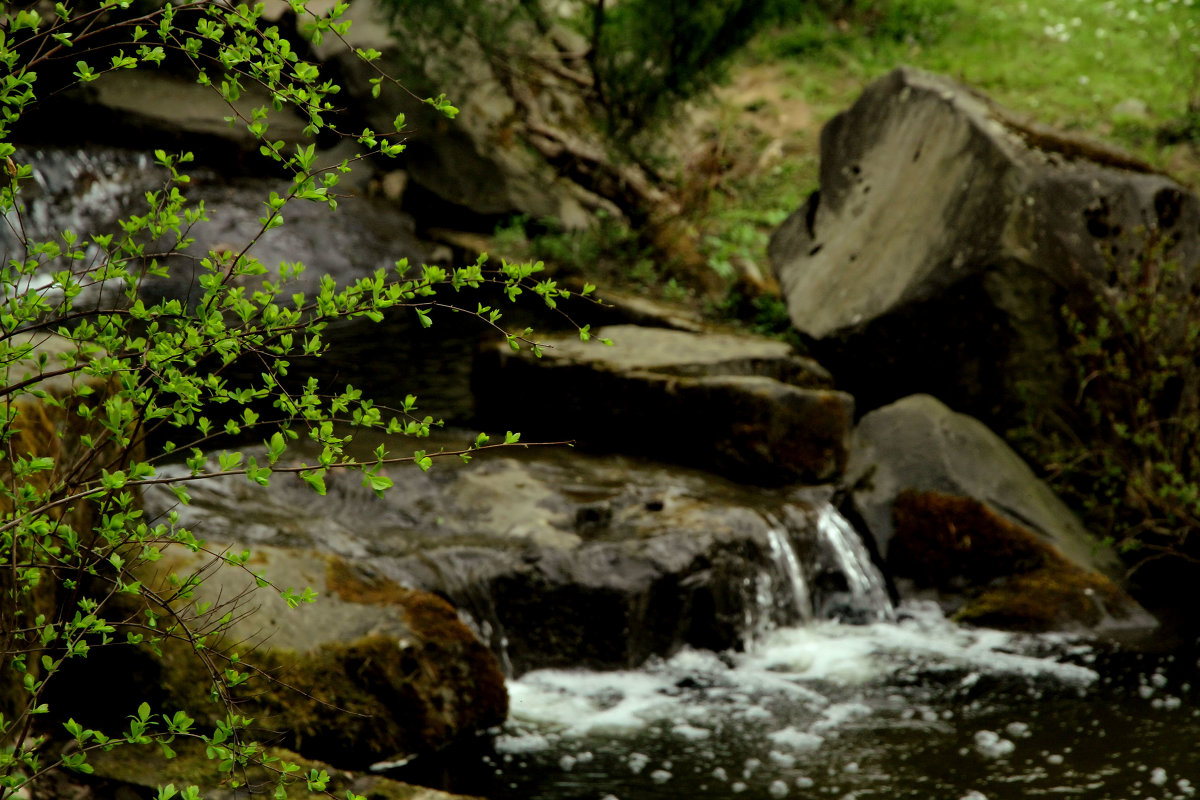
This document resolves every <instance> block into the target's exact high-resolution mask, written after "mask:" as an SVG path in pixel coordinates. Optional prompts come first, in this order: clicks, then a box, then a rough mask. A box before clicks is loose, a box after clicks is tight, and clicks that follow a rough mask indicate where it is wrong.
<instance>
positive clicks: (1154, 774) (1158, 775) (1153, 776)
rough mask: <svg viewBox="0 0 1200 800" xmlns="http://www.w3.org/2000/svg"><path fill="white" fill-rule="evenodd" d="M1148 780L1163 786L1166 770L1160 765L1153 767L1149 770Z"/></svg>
mask: <svg viewBox="0 0 1200 800" xmlns="http://www.w3.org/2000/svg"><path fill="white" fill-rule="evenodd" d="M1150 782H1151V783H1153V784H1154V785H1155V786H1165V785H1166V783H1167V771H1166V770H1165V769H1163V768H1162V767H1155V768H1154V769H1152V770H1151V771H1150Z"/></svg>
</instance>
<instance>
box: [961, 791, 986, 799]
mask: <svg viewBox="0 0 1200 800" xmlns="http://www.w3.org/2000/svg"><path fill="white" fill-rule="evenodd" d="M958 800H987V795H985V794H984V793H983V792H980V791H978V790H976V789H972V790H971V791H969V792H967V793H966V794H964V795H963V796H962V797H960V798H958Z"/></svg>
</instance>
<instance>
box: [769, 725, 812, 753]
mask: <svg viewBox="0 0 1200 800" xmlns="http://www.w3.org/2000/svg"><path fill="white" fill-rule="evenodd" d="M767 738H768V739H770V740H771V741H772V742H774V743H775V744H777V745H779V746H780V747H787V748H790V749H792V750H796V751H799V752H808V751H811V750H817V749H819V748H820V747H821V745H823V744H824V743H825V739H824V738H823V737H821V736H817V735H816V734H815V733H808V732H807V731H800V730H796V729H795V728H792V727H787V728H783V729H781V730H777V731H775V732H774V733H769V734H767Z"/></svg>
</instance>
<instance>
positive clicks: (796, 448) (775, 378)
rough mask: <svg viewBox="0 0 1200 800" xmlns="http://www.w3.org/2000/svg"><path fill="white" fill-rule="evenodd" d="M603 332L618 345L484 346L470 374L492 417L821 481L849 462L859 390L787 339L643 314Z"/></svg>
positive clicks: (765, 476)
mask: <svg viewBox="0 0 1200 800" xmlns="http://www.w3.org/2000/svg"><path fill="white" fill-rule="evenodd" d="M596 337H597V338H609V339H611V340H612V341H613V346H612V347H606V346H604V345H602V344H599V343H597V342H595V341H591V342H587V343H584V342H580V341H579V340H578V339H576V338H566V337H564V338H559V339H552V340H550V341H549V342H547V343H546V344H547V346H546V347H544V348H543V351H542V352H543V356H542V357H541V358H535V357H534V356H533V355H532V354H531V353H530V352H528V351H526V350H522V351H521V352H519V353H518V352H513V351H512V350H511V349H510V348H508V347H507V346H506V345H504V344H500V345H498V346H495V347H493V348H492V349H490V350H488V351H486V352H485V353H484V354H483V355H482V356H481V358H480V359H479V361H478V363H477V367H476V371H475V380H474V385H475V387H476V397H477V398H478V402H477V407H478V408H479V409H480V410H481V411H482V412H483V416H484V418H485V422H487V421H490V420H495V421H496V423H497V424H504V425H506V426H513V425H519V426H520V427H521V429H522V431H523V432H527V433H529V434H531V435H535V436H538V437H542V436H547V437H555V438H570V439H575V440H578V441H579V442H580V443H582V444H584V445H587V446H593V447H597V448H600V449H604V450H621V451H625V452H635V453H646V454H649V455H653V456H654V457H657V458H665V459H669V460H672V461H675V462H678V463H683V464H686V465H688V466H692V467H698V468H702V469H712V470H715V471H717V472H720V473H722V474H724V475H727V476H730V477H734V478H736V479H738V480H742V481H745V482H762V483H773V484H780V483H795V482H808V483H824V482H828V481H831V480H833V479H835V478H836V477H837V476H838V475H839V474H840V473H841V470H842V469H843V468H844V466H845V460H846V442H847V436H848V432H849V428H850V425H851V423H852V420H853V414H854V401H853V398H851V397H850V396H849V395H848V394H845V393H844V392H839V391H835V390H834V389H832V388H831V384H832V381H831V379H830V376H829V373H828V372H826V371H825V369H824V368H823V367H821V366H820V365H819V364H817V363H816V362H815V361H812V360H811V359H808V358H804V357H802V356H799V355H797V354H796V353H795V352H794V351H793V350H792V348H791V347H790V346H789V345H787V344H785V343H783V342H778V341H774V340H771V339H764V338H761V337H751V336H740V335H734V334H725V333H691V332H686V331H678V330H667V329H663V328H647V327H641V326H636V325H617V326H611V327H605V328H601V329H599V330H598V331H596ZM514 387H519V388H520V391H519V393H518V392H514V391H513V388H514ZM530 398H546V399H548V400H549V402H533V403H531V402H529V399H530Z"/></svg>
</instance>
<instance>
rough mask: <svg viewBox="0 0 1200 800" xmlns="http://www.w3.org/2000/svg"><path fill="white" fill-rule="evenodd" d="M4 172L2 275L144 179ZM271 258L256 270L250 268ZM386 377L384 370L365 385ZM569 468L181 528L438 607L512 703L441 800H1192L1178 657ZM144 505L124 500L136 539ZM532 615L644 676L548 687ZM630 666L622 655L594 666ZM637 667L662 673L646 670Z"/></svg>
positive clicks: (339, 491) (216, 518) (524, 469)
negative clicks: (974, 611)
mask: <svg viewBox="0 0 1200 800" xmlns="http://www.w3.org/2000/svg"><path fill="white" fill-rule="evenodd" d="M22 159H25V160H28V161H30V162H32V163H34V165H35V168H36V170H35V172H36V177H35V180H34V183H33V184H31V186H30V188H29V189H28V192H27V195H26V196H27V199H28V200H29V203H28V205H27V207H26V211H25V214H24V216H23V217H22V218H21V219H17V218H16V217H10V218H9V219H8V227H9V229H8V230H7V231H5V232H4V233H3V235H0V244H2V245H3V248H4V250H5V252H6V253H9V254H11V253H12V252H14V248H16V247H17V246H18V245H17V244H16V239H15V238H14V236H13V231H14V230H18V229H20V227H21V226H24V227H25V230H26V232H27V233H29V234H30V235H32V236H35V237H37V236H43V237H44V236H51V235H53V234H54V232H55V231H57V230H58V229H60V228H62V227H70V228H74V229H76V230H77V231H79V232H85V231H91V230H96V229H99V228H101V227H103V226H104V225H106V224H108V223H111V221H112V219H114V218H115V217H116V215H117V214H120V213H126V212H127V211H128V210H129V209H130V208H132V207H134V206H135V205H136V202H138V201H139V199H140V196H141V193H142V192H144V191H145V190H147V189H151V188H155V187H156V186H157V185H160V184H161V181H162V177H163V176H161V175H159V174H157V173H156V171H155V170H154V169H153V168H152V167H151V165H150V162H149V161H148V160H147V159H146V157H145V156H143V155H138V154H128V153H120V152H116V151H113V152H108V151H104V152H100V151H86V152H85V151H79V152H65V151H59V152H49V151H46V152H42V151H38V152H33V153H25V154H22ZM249 188H250V189H252V191H253V192H254V193H259V192H261V190H262V188H263V186H262V185H258V184H256V185H254V186H252V187H249ZM230 192H233V194H232V195H231V194H230ZM240 192H241V190H240V189H230V190H227V189H226V188H223V187H220V186H216V187H214V188H213V189H212V190H211V192H210V195H209V197H210V200H211V201H212V209H211V212H212V216H213V217H214V218H215V220H216V227H217V229H218V234H214V235H219V236H225V235H228V236H238V235H241V234H243V233H244V231H243V229H242V228H243V227H244V222H245V219H244V218H246V216H247V214H251V213H252V210H253V208H254V207H256V206H253V205H252V204H251V205H247V202H248V201H247V202H243V200H244V198H242V195H241V193H240ZM255 196H257V194H256V195H255ZM389 214H390V212H387V211H384V210H379V209H369V210H364V211H363V212H362V213H361V214H356V215H355V217H354V220H355V224H360V225H363V226H365V229H364V230H365V231H366V233H363V234H362V236H367V237H368V238H370V240H371V241H372V242H373V243H374V244H373V245H372V246H371V247H366V248H364V247H359V246H357V245H356V244H354V243H353V242H346V241H344V237H345V236H351V235H352V236H354V237H359V236H360V234H359V233H347V229H346V228H345V226H341V227H338V228H337V229H336V230H330V231H329V232H328V233H327V234H318V233H316V232H314V231H306V237H304V240H305V242H306V243H307V246H308V248H309V249H310V250H311V251H312V254H313V255H312V258H314V259H319V258H334V257H335V256H336V257H338V258H342V261H345V262H346V263H345V264H342V262H341V261H338V262H337V263H334V264H329V265H322V264H315V265H314V267H315V268H318V269H319V268H320V267H322V266H329V267H331V268H336V267H338V266H342V267H343V268H344V269H343V272H344V273H346V274H349V273H353V272H355V271H358V270H369V269H373V268H375V267H376V266H378V265H379V264H381V263H383V262H386V261H387V260H388V259H389V258H392V257H394V255H393V254H392V248H393V243H394V240H395V234H396V232H397V231H399V230H402V229H403V230H404V231H410V230H411V225H408V226H407V227H406V225H405V224H402V221H397V219H395V218H393V217H392V216H390V215H389ZM240 226H241V227H240ZM356 230H357V229H356ZM331 241H333V242H335V243H336V244H335V246H333V247H330V246H329V243H330V242H331ZM203 244H204V246H205V247H208V246H215V245H216V244H219V242H216V241H215V240H214V242H205V243H203ZM376 245H378V246H376ZM271 246H272V242H270V241H266V242H263V243H262V244H261V247H262V248H263V249H264V251H265V252H264V257H269V258H274V257H275V254H274V251H272V250H271V249H270V248H271ZM414 247H415V246H414ZM343 256H344V258H343ZM355 259H357V260H355ZM360 262H361V263H360ZM406 336H407V334H406V333H405V332H403V331H402V332H400V333H399V334H397V335H396V337H395V338H396V339H397V340H403V339H404V338H405V337H406ZM377 344H378V340H377V339H376V340H372V341H371V342H370V343H368V344H366V345H364V346H363V347H364V352H366V353H369V354H372V355H374V356H375V357H370V358H363V359H362V362H363V363H362V366H363V367H364V369H366V370H368V371H371V372H378V373H380V375H379V376H378V378H379V380H381V381H386V382H391V383H397V384H399V383H402V381H401V377H405V376H404V373H405V371H406V369H407V366H406V365H410V363H411V362H408V361H403V360H399V359H396V358H389V359H383V358H380V357H378V354H377V353H376V348H377ZM460 349H461V350H462V351H463V354H469V349H470V348H469V346H464V347H463V348H460ZM463 354H460V355H462V358H460V359H459V360H461V361H464V362H465V361H466V360H467V355H463ZM344 361H345V363H351V362H353V361H355V360H354V359H350V360H344ZM383 361H390V362H396V363H395V364H393V365H392V366H391V368H390V369H391V371H390V372H389V369H387V368H379V367H380V366H381V363H382V362H383ZM438 370H441V371H445V370H444V368H443V366H439V365H436V364H435V365H434V366H433V367H431V370H430V371H431V372H435V371H438ZM393 373H394V374H393ZM464 374H465V373H464ZM346 377H347V379H350V380H353V378H352V377H351V376H346ZM459 382H460V383H461V380H459ZM355 383H356V385H357V381H355ZM460 388H461V387H460ZM457 407H461V408H464V409H468V411H469V403H468V402H466V401H463V402H462V403H460V404H459V406H456V408H457ZM555 458H558V457H557V456H556V457H555ZM583 463H584V459H582V458H579V459H578V460H577V461H574V462H571V464H570V465H566V466H564V464H561V463H557V462H553V463H552V459H548V460H544V461H541V462H535V463H533V464H532V465H529V464H526V465H521V464H515V462H514V463H510V462H506V461H503V460H500V461H497V462H496V463H495V464H493V466H492V467H490V468H489V467H487V466H486V465H479V466H478V467H477V468H475V469H473V470H472V471H468V472H464V473H463V475H465V476H467V477H462V478H460V477H457V476H458V473H450V472H438V473H437V474H434V475H431V476H424V475H421V474H419V473H418V474H415V475H414V474H413V473H411V472H410V473H406V474H407V475H408V476H410V477H409V478H407V479H406V480H409V481H410V482H409V483H405V482H404V481H403V480H400V479H399V478H398V479H397V483H398V490H399V491H398V492H397V493H395V494H394V495H392V497H396V496H399V497H400V498H401V500H400V501H399V502H396V501H394V500H389V501H378V500H376V499H375V498H373V497H372V496H371V495H370V494H369V493H366V492H365V491H363V492H360V493H359V494H354V492H353V490H354V488H355V487H354V486H353V485H352V486H351V487H350V488H349V489H344V488H341V487H339V486H338V482H337V481H336V480H331V497H330V498H322V499H321V500H320V502H315V503H314V502H311V497H310V496H309V495H305V497H306V498H310V499H309V500H308V501H305V500H301V499H299V498H298V497H297V496H295V495H294V494H289V493H288V490H287V489H286V488H283V487H280V486H276V485H275V484H273V487H272V493H270V494H268V493H258V494H256V495H255V496H254V497H249V496H246V495H243V494H242V492H244V491H246V488H245V482H244V481H239V482H236V483H235V482H226V483H221V482H212V483H211V484H206V485H204V486H203V487H202V486H198V487H197V490H196V492H195V494H196V497H197V502H196V504H195V505H193V507H192V508H191V509H189V514H190V518H189V524H194V525H196V526H197V528H198V530H199V532H200V533H201V534H202V535H206V536H211V537H213V538H214V539H216V540H221V538H222V536H225V537H227V539H228V540H229V541H235V540H238V539H241V540H242V541H247V540H248V539H249V540H252V541H254V542H261V543H264V544H266V543H269V544H272V545H275V546H299V547H314V548H322V549H324V550H325V551H330V552H336V553H339V554H341V555H342V556H343V557H346V558H355V559H362V560H363V561H364V562H368V563H370V564H371V565H373V566H374V567H376V568H378V569H379V570H380V571H381V572H382V573H383V574H385V575H387V576H390V577H392V578H393V579H396V580H406V581H408V582H409V583H410V584H412V585H417V586H421V587H423V588H426V589H428V590H430V591H437V592H440V593H442V594H443V595H445V596H447V597H450V598H451V599H452V600H454V601H456V602H457V603H458V604H459V606H460V608H461V609H462V613H463V615H464V616H465V617H466V618H467V619H468V620H469V621H470V622H471V623H472V624H474V625H475V626H476V628H477V629H478V631H479V633H480V635H481V636H482V638H483V639H484V640H485V641H489V642H491V644H492V645H493V648H494V649H495V650H496V651H497V655H498V657H500V658H501V660H502V663H503V664H504V665H505V667H506V669H507V670H508V671H509V673H510V674H511V675H513V676H515V677H513V678H512V679H511V680H510V682H509V691H510V695H511V700H512V703H511V705H512V713H511V718H510V721H509V722H508V723H507V724H506V725H505V726H504V727H503V729H501V730H498V731H496V732H495V734H496V736H495V740H494V747H492V748H491V749H490V750H489V752H488V753H487V754H486V755H483V756H482V757H478V758H475V759H474V760H471V761H470V762H467V763H463V762H458V763H456V764H455V766H454V770H453V771H454V773H455V776H456V778H457V780H456V781H454V782H453V783H455V784H456V788H459V789H461V790H465V791H470V792H473V793H478V794H482V795H486V796H488V797H490V798H493V800H508V799H509V798H511V799H512V800H516V798H522V799H524V798H539V799H540V800H569V799H570V800H574V799H576V798H578V799H580V800H584V799H586V800H649V799H650V798H656V799H658V798H687V800H705V799H706V798H713V799H715V798H730V797H740V796H744V797H747V798H766V797H770V798H784V797H807V798H837V800H863V798H868V797H872V798H914V800H915V799H916V798H921V800H927V799H928V800H982V799H983V798H990V800H997V799H998V798H999V799H1000V800H1009V799H1011V798H1024V797H1067V798H1085V799H1094V800H1104V799H1107V798H1112V800H1117V799H1118V798H1120V799H1121V800H1135V799H1136V800H1181V799H1182V798H1189V797H1193V796H1194V795H1195V792H1196V787H1197V786H1200V703H1198V701H1197V697H1196V692H1195V689H1194V688H1193V683H1197V679H1196V670H1197V660H1196V659H1197V653H1196V648H1195V647H1193V646H1185V647H1183V648H1181V649H1176V650H1175V651H1174V652H1173V653H1170V654H1150V653H1146V654H1142V653H1138V652H1136V651H1127V650H1123V649H1121V648H1120V647H1118V646H1116V645H1114V644H1111V643H1106V642H1099V641H1089V640H1086V639H1082V638H1072V637H1066V636H1048V635H1042V636H1029V635H1013V634H1004V633H999V632H994V631H987V630H970V629H964V628H960V627H958V626H956V625H954V624H952V623H950V622H947V621H946V620H945V619H943V618H942V616H941V614H940V612H939V611H938V609H937V608H936V607H935V606H933V605H928V604H921V603H915V602H910V603H906V604H902V605H901V606H900V607H898V608H893V607H892V605H891V602H890V601H889V598H888V593H887V589H886V581H885V580H884V579H883V576H881V575H880V574H879V572H878V570H876V568H875V567H874V566H873V564H872V561H871V557H870V554H869V552H868V551H867V549H866V547H865V546H864V545H863V542H862V540H861V539H860V537H859V536H858V535H857V533H856V532H855V531H854V530H853V528H852V527H851V526H850V525H849V523H847V522H846V520H845V519H843V518H842V517H841V516H840V515H838V514H837V512H836V509H834V508H833V506H831V505H830V504H829V503H828V502H826V501H824V500H822V499H820V498H816V499H814V498H812V497H808V498H803V499H797V498H794V497H781V496H780V495H779V494H778V493H769V492H763V493H760V494H755V492H754V490H751V489H746V488H744V487H743V488H741V489H737V488H730V487H729V486H727V485H725V484H722V483H720V482H719V481H716V480H715V479H711V478H704V477H697V476H696V475H694V474H685V473H686V471H681V470H678V469H675V468H670V469H667V468H662V467H649V466H646V465H643V464H640V463H630V462H628V461H624V460H621V459H619V458H617V459H613V460H610V461H608V462H605V464H606V465H607V466H604V467H603V470H602V471H597V470H600V468H599V467H596V468H593V467H591V466H588V467H586V468H585V467H582V466H579V465H580V464H583ZM489 469H490V472H489ZM588 470H592V471H591V472H588ZM165 471H166V470H165ZM165 471H164V474H165ZM581 476H582V477H581ZM489 481H490V483H489ZM206 491H208V494H207V495H206V494H205V492H206ZM473 492H474V494H473ZM414 498H417V500H414ZM155 502H159V501H156V499H155V496H154V495H153V494H152V493H148V495H147V503H148V513H151V514H152V513H155V505H154V504H155ZM163 502H167V503H169V502H170V498H167V500H166V501H163ZM388 503H392V504H391V505H388ZM339 504H340V505H339ZM167 507H168V506H167V505H163V507H162V508H161V509H158V511H159V512H161V511H162V510H164V509H165V508H167ZM298 509H303V512H304V513H303V514H298ZM498 509H500V510H498ZM505 509H507V510H505ZM299 517H302V519H301V518H299ZM414 551H415V552H414ZM614 565H619V566H621V567H622V568H624V569H627V570H628V573H627V575H622V574H619V573H618V570H617V569H616V567H615V566H614ZM671 570H675V571H674V572H672V571H671ZM560 576H565V577H564V581H565V582H564V583H562V584H561V585H560V584H556V583H554V582H553V580H558V578H559V577H560ZM637 576H643V577H645V582H644V583H637V582H636V581H634V580H633V577H637ZM551 579H553V580H551ZM571 581H575V583H571ZM505 587H507V591H508V594H504V593H502V592H501V590H503V589H505ZM531 587H534V588H531ZM536 587H541V589H542V590H546V591H549V590H550V589H553V591H555V592H557V593H558V594H556V595H549V594H548V595H547V599H546V600H545V601H544V602H543V603H541V604H540V605H539V604H538V603H536V602H531V601H528V598H527V595H528V593H529V592H531V591H535V590H536ZM579 587H582V588H579ZM589 592H590V593H589ZM622 592H624V594H621V593H622ZM560 598H561V599H560ZM622 598H625V599H622ZM572 602H573V603H574V604H575V605H576V606H577V607H574V608H568V606H569V605H571V603H572ZM604 602H608V603H611V606H603V605H601V604H602V603H604ZM655 603H658V604H659V605H654V604H655ZM602 609H603V610H602ZM670 609H684V610H686V612H687V613H688V614H690V615H691V617H692V619H691V620H690V622H689V625H690V626H691V627H688V628H686V629H684V628H683V627H681V626H678V625H675V622H674V621H673V620H672V619H669V618H664V617H667V616H669V612H670ZM722 611H724V612H728V614H727V616H729V617H730V620H731V621H729V622H728V624H726V622H725V621H722V619H719V617H720V616H721V615H720V613H717V612H722ZM635 612H636V613H635ZM534 613H542V614H546V615H547V619H557V620H560V621H561V620H566V621H568V622H570V623H571V625H572V626H575V627H578V628H581V629H582V630H583V641H582V642H579V641H572V642H571V644H572V646H573V647H575V649H576V650H577V651H578V652H579V653H580V654H582V655H581V659H582V657H583V655H586V656H587V658H588V660H590V661H600V662H604V661H606V659H607V661H609V662H611V663H610V666H611V665H617V666H619V665H621V664H623V663H627V664H640V666H638V667H636V668H633V669H610V670H607V671H590V670H582V669H545V668H544V666H545V665H546V663H547V662H553V663H561V662H562V661H563V659H562V658H560V656H561V652H560V650H556V648H560V646H561V645H562V644H564V642H565V640H564V642H559V641H558V640H555V641H553V642H551V643H550V644H549V645H546V647H545V648H544V649H538V646H539V644H542V645H545V644H546V643H545V642H539V641H537V640H536V639H535V637H534V636H533V635H532V634H531V633H530V631H535V632H536V631H541V630H544V628H543V627H539V626H540V624H541V623H540V622H538V621H536V620H533V621H531V620H530V619H529V618H528V617H529V615H530V614H534ZM572 614H574V616H572ZM704 614H708V615H709V616H710V617H713V619H709V620H707V621H705V620H704V619H701V618H702V617H703V616H704ZM639 615H640V616H639ZM601 616H604V617H606V620H603V621H606V622H608V623H609V625H608V627H607V628H606V629H605V631H604V635H606V636H611V637H612V638H610V639H605V640H603V641H600V640H599V639H598V637H599V636H600V631H599V628H600V623H601V622H602V620H601ZM613 620H615V621H616V622H615V623H614V622H612V621H613ZM535 623H536V624H535ZM706 625H707V627H705V626H706ZM654 626H658V627H660V628H663V630H657V629H656V630H653V631H651V628H654ZM673 626H674V627H673ZM735 629H736V630H735ZM523 631H524V632H523ZM647 631H650V633H648V632H647ZM651 633H653V635H651ZM639 638H640V639H641V640H644V642H643V643H644V646H642V645H638V646H629V647H628V648H627V651H622V652H616V651H617V650H618V649H620V648H621V647H623V646H624V645H626V644H627V643H630V642H634V641H636V640H639ZM589 640H590V643H589ZM597 641H600V643H599V644H597V643H596V642H597ZM699 641H704V642H713V643H714V644H713V645H712V646H713V647H715V648H716V649H720V650H721V652H716V651H715V650H713V649H709V650H705V649H697V646H698V642H699ZM681 643H684V646H683V647H682V649H681V648H680V644H681ZM651 651H652V652H660V653H669V654H670V655H669V657H662V656H651V657H650V658H649V659H648V660H645V655H646V653H647V652H651ZM555 659H557V660H555ZM539 661H540V662H541V663H539ZM572 663H580V660H578V659H577V660H576V661H575V662H572ZM420 761H421V759H418V762H420Z"/></svg>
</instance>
